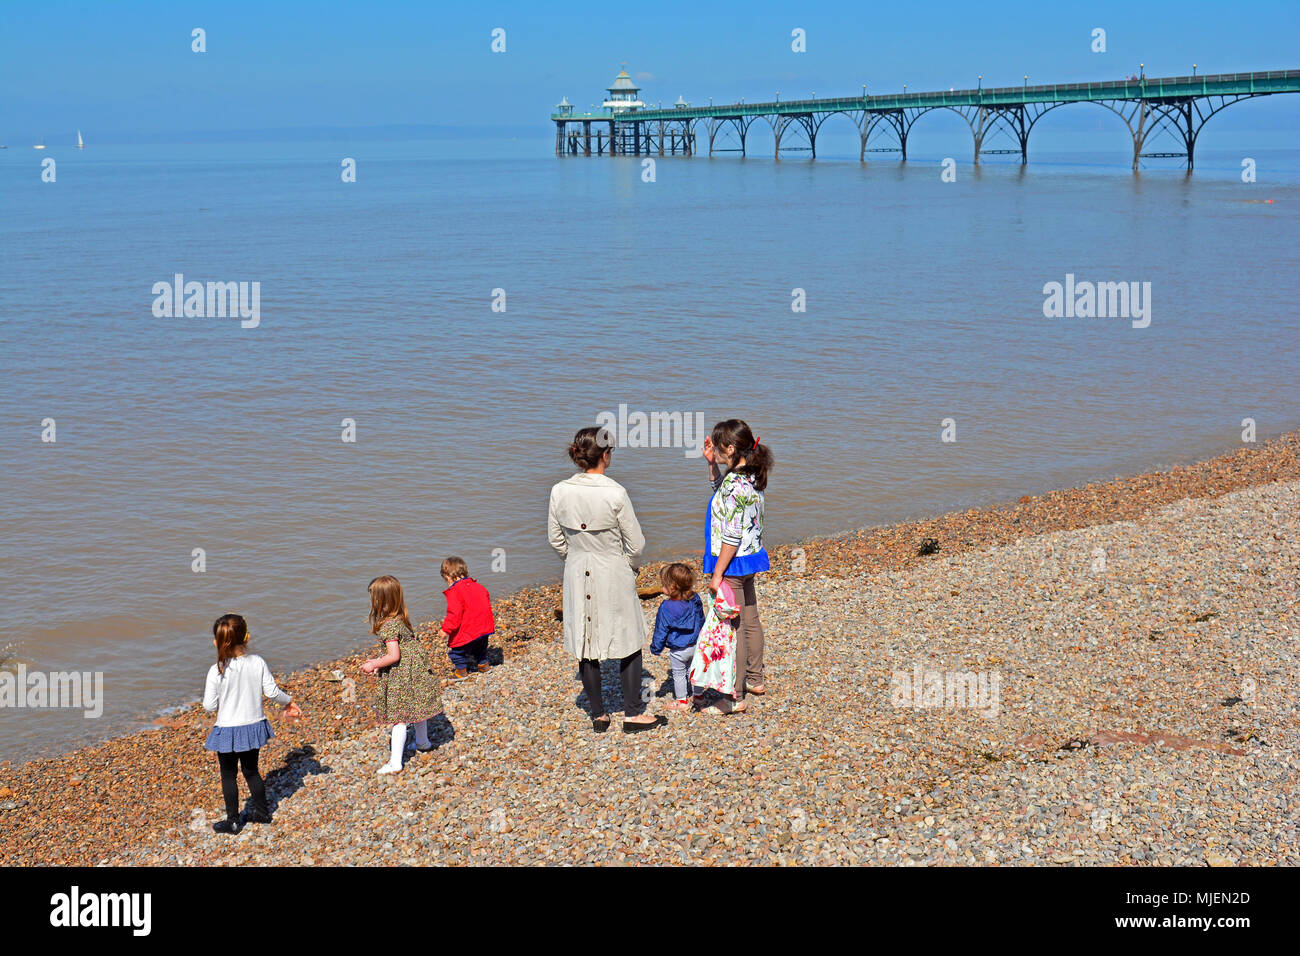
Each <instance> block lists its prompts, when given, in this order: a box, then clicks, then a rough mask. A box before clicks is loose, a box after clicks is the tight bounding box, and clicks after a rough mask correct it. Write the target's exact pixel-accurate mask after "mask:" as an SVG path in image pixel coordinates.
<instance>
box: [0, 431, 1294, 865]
mask: <svg viewBox="0 0 1300 956" xmlns="http://www.w3.org/2000/svg"><path fill="white" fill-rule="evenodd" d="M1297 477H1300V432H1295V433H1291V434H1288V435H1285V436H1283V437H1281V438H1278V439H1275V440H1273V441H1271V442H1268V443H1266V444H1263V445H1260V446H1258V447H1253V448H1252V447H1248V448H1243V449H1242V450H1240V451H1236V452H1234V453H1231V454H1225V455H1221V456H1219V457H1216V458H1213V459H1209V460H1207V461H1204V462H1200V463H1196V464H1192V465H1187V466H1180V467H1176V468H1173V469H1170V470H1168V471H1162V472H1152V473H1147V474H1142V475H1137V476H1133V477H1129V478H1121V479H1116V480H1114V481H1109V482H1101V483H1094V484H1090V485H1086V486H1083V487H1080V488H1074V489H1069V490H1063V491H1053V492H1050V493H1048V494H1044V495H1026V496H1024V497H1022V498H1021V499H1020V500H1019V501H1018V502H1016V503H1014V504H1009V505H1005V506H1000V507H990V508H979V509H972V510H967V511H962V512H955V513H951V514H946V515H942V516H939V517H936V518H933V519H929V520H923V521H915V522H908V523H904V524H898V525H891V526H888V527H882V528H873V529H867V530H863V531H858V532H854V533H850V534H846V535H842V536H838V537H834V538H826V539H817V540H810V541H805V542H803V543H801V544H798V545H791V546H783V547H778V548H775V549H774V550H773V554H772V558H773V570H772V572H771V576H772V578H773V579H777V580H780V579H784V578H788V577H801V578H806V577H809V576H812V577H817V576H822V575H824V576H827V577H832V578H833V577H837V576H842V575H846V574H861V573H864V572H869V571H873V570H887V569H896V568H897V569H901V568H906V567H910V566H912V565H914V564H916V563H917V562H923V561H927V560H934V558H933V557H925V556H921V555H919V554H918V549H919V545H920V543H921V542H922V541H923V540H924V539H926V538H933V539H934V540H935V541H936V542H937V543H938V546H939V551H938V552H937V554H938V555H941V556H951V555H953V554H957V553H961V552H963V551H969V550H972V549H980V548H986V547H989V546H992V545H997V544H1003V543H1006V542H1009V541H1012V540H1015V539H1017V538H1021V537H1024V536H1027V535H1035V534H1041V533H1044V532H1049V531H1056V530H1066V529H1073V528H1081V527H1087V526H1092V525H1097V524H1102V523H1108V522H1114V521H1122V520H1132V519H1136V518H1139V517H1141V516H1142V515H1144V514H1146V513H1148V512H1149V511H1151V510H1152V509H1153V508H1157V507H1159V506H1161V505H1165V504H1168V503H1171V502H1174V501H1177V500H1179V499H1182V498H1188V497H1193V498H1204V497H1217V496H1220V495H1223V494H1226V493H1228V492H1231V491H1235V490H1238V489H1241V488H1246V487H1250V486H1254V485H1259V484H1264V483H1268V482H1274V481H1279V480H1287V479H1295V478H1297ZM696 564H697V565H698V561H696ZM658 568H659V565H652V566H649V567H646V568H644V569H642V571H641V575H640V582H641V584H643V585H646V584H649V583H651V582H652V581H654V580H655V578H656V576H657V572H658ZM559 599H560V594H559V587H558V585H555V586H547V587H538V588H530V589H527V590H524V591H521V592H519V593H516V594H514V595H511V596H509V597H506V598H502V599H500V600H498V601H497V602H495V605H496V612H497V622H498V629H497V634H496V637H494V639H493V652H492V659H493V662H494V664H495V665H496V666H504V667H513V666H518V665H519V664H520V662H521V659H523V657H524V655H526V654H527V653H528V646H529V645H530V644H532V643H535V642H538V641H554V640H558V639H559V638H560V633H561V626H560V625H559V623H558V622H557V621H556V619H555V608H556V606H557V605H558V604H559ZM428 631H429V625H425V626H424V627H423V628H422V632H423V633H424V634H425V635H426V636H427V634H428ZM435 650H438V649H437V648H435ZM362 659H363V655H362V653H360V652H358V653H356V654H353V655H350V656H348V657H346V658H342V659H339V660H333V661H328V662H321V663H319V664H316V665H313V666H311V667H308V668H306V669H303V670H301V671H298V672H296V673H294V674H291V675H288V676H287V677H285V678H284V680H283V681H282V683H283V685H284V686H285V688H286V689H288V690H289V691H290V692H291V693H292V694H293V695H294V697H295V699H296V700H297V701H298V702H299V704H300V705H301V707H302V708H303V710H304V713H305V715H306V716H305V717H304V719H303V720H302V721H300V722H298V723H297V724H292V725H291V724H288V723H286V722H285V721H283V720H282V719H281V718H280V717H279V716H278V708H274V709H273V710H272V712H271V717H272V722H273V724H274V725H275V728H276V733H277V737H276V738H275V739H274V740H273V741H272V742H271V743H270V744H269V745H268V746H267V747H266V749H265V751H264V753H263V761H262V767H263V771H264V773H266V774H267V775H268V777H271V776H272V775H276V776H279V777H282V778H285V777H287V778H291V779H292V778H300V777H301V776H302V775H304V774H306V773H311V772H313V770H312V768H313V762H314V753H315V748H316V747H318V746H320V745H322V744H324V743H327V742H329V741H337V740H339V739H341V738H349V737H353V736H355V735H357V734H359V733H363V732H365V731H366V730H367V729H368V728H370V727H372V726H373V724H374V721H373V719H372V708H371V704H370V692H371V686H372V685H370V684H369V683H368V682H367V681H366V680H365V679H364V678H363V677H362V676H361V675H360V674H359V672H358V670H357V666H358V664H359V663H360V661H361V660H362ZM435 660H436V661H437V666H438V668H439V669H440V673H441V674H442V676H444V677H449V676H450V667H449V665H448V664H447V662H446V656H445V654H441V653H436V654H435ZM335 670H342V671H343V672H344V673H345V675H346V676H349V677H352V678H353V679H354V680H355V681H356V685H355V686H356V695H355V696H356V700H355V701H349V700H345V699H344V698H345V689H346V685H344V684H342V683H340V682H338V681H335V680H332V679H331V677H332V674H331V672H332V671H335ZM210 724H211V716H210V715H208V714H206V713H205V712H203V710H202V709H201V708H200V707H197V706H192V707H189V708H187V709H183V710H180V711H178V712H176V713H174V714H171V715H169V716H167V717H164V718H160V719H159V722H158V725H157V727H156V729H154V730H152V731H148V732H143V733H137V734H132V735H130V736H126V737H121V738H117V739H114V740H109V741H106V742H104V743H101V744H97V745H94V746H91V747H86V748H83V749H79V750H75V751H72V752H70V753H67V754H64V755H62V756H59V757H55V758H52V759H45V760H36V761H31V762H28V763H24V764H21V765H13V764H10V763H3V764H0V807H11V808H12V809H5V810H0V855H3V858H4V859H5V860H6V862H7V863H8V864H9V865H31V864H72V863H81V864H93V863H97V862H99V861H100V860H103V859H106V858H108V857H110V856H112V857H118V856H120V855H121V854H122V853H123V850H124V848H129V847H131V846H132V845H133V844H143V843H146V842H147V841H148V840H149V839H150V837H151V835H153V834H156V833H158V832H159V831H162V830H165V829H167V828H175V827H177V826H183V825H184V824H185V823H186V821H187V820H189V819H190V816H191V813H192V812H193V809H192V808H196V807H208V806H211V805H213V804H214V803H216V802H219V801H218V800H217V794H218V790H219V786H218V777H217V771H216V766H215V761H214V759H213V758H212V756H211V755H210V754H208V753H207V752H206V751H204V750H203V749H202V744H203V740H204V737H205V736H206V734H207V731H208V729H209V727H210ZM435 759H436V756H435Z"/></svg>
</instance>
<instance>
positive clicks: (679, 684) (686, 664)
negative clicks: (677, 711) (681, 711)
mask: <svg viewBox="0 0 1300 956" xmlns="http://www.w3.org/2000/svg"><path fill="white" fill-rule="evenodd" d="M693 657H695V647H694V645H692V646H691V647H683V648H682V649H681V650H680V651H675V650H673V649H672V648H669V649H668V660H669V662H670V663H671V664H672V668H673V695H674V696H675V697H676V698H677V699H678V700H685V699H686V698H687V697H689V696H691V681H690V677H689V673H690V669H691V659H692V658H693Z"/></svg>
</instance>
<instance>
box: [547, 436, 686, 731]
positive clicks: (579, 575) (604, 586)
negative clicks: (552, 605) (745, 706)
mask: <svg viewBox="0 0 1300 956" xmlns="http://www.w3.org/2000/svg"><path fill="white" fill-rule="evenodd" d="M605 438H606V433H604V432H602V430H601V429H599V428H583V429H581V430H580V431H579V432H578V433H577V434H576V435H575V436H574V437H573V444H572V445H570V446H569V457H570V458H572V459H573V463H574V464H575V465H577V466H578V467H579V468H580V469H582V470H581V471H579V472H578V474H576V475H574V476H573V477H572V478H568V479H566V480H565V481H562V482H560V483H559V484H557V485H555V486H554V487H553V488H551V504H550V511H549V514H548V516H547V535H548V537H549V538H550V542H551V547H552V548H554V549H555V550H556V552H557V553H558V554H559V555H560V556H561V557H562V558H564V648H565V650H567V651H568V652H569V653H570V654H572V655H573V656H574V657H576V658H577V659H578V670H579V673H580V674H581V676H582V686H583V689H584V690H585V691H586V694H587V700H588V702H589V703H590V706H591V718H592V721H591V726H592V729H593V730H595V731H596V732H597V733H604V732H605V731H606V730H608V729H609V724H610V717H609V713H608V711H606V710H605V703H604V700H603V699H602V697H601V692H600V662H601V661H606V660H616V661H618V670H619V678H620V682H621V683H622V685H623V732H624V733H629V734H630V733H636V732H638V731H641V730H651V729H653V728H654V727H658V726H660V725H662V724H665V723H667V719H666V718H664V717H651V716H650V715H649V714H646V713H645V703H644V702H643V701H642V699H641V648H642V646H643V645H644V644H645V638H646V622H645V614H644V613H643V612H642V610H641V601H640V599H639V598H638V597H637V593H636V572H635V571H634V570H633V566H632V562H633V561H635V560H636V559H637V557H638V556H639V555H640V554H641V551H642V550H643V549H644V548H645V538H644V537H642V535H641V526H640V525H639V524H638V523H637V520H636V513H635V512H634V511H633V510H632V502H631V500H630V499H629V498H628V496H627V492H626V491H625V490H624V488H623V486H622V485H620V484H619V483H618V482H616V481H614V479H612V478H608V477H606V475H605V469H606V468H608V467H609V461H610V454H611V452H612V449H611V448H610V447H609V444H608V442H607V441H605V440H603V439H605Z"/></svg>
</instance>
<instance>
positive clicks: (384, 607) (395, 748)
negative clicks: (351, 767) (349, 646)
mask: <svg viewBox="0 0 1300 956" xmlns="http://www.w3.org/2000/svg"><path fill="white" fill-rule="evenodd" d="M370 633H371V634H378V635H379V639H380V640H381V641H383V643H384V653H383V654H382V655H380V656H379V657H372V658H371V659H370V660H368V661H366V662H365V663H363V664H362V665H361V671H362V673H364V674H377V675H378V676H379V717H380V720H381V721H383V723H384V724H385V725H388V724H391V725H392V727H393V741H392V756H391V757H390V758H389V761H388V763H386V764H384V765H383V766H382V767H380V768H379V772H380V773H398V772H399V771H400V770H401V769H402V751H403V750H404V749H405V748H406V726H407V724H410V725H411V726H412V728H413V729H414V730H415V749H416V750H419V751H420V752H421V753H427V752H428V751H430V750H432V749H433V744H431V743H430V742H429V725H428V719H429V718H430V717H436V716H438V715H439V714H440V713H442V691H441V688H440V686H439V683H438V679H437V678H436V677H434V676H433V668H432V667H430V666H429V655H428V654H427V653H425V650H424V648H423V647H422V646H421V645H420V642H419V640H418V639H417V638H416V636H415V632H414V631H413V630H412V628H411V618H410V617H409V616H408V614H407V613H406V597H405V596H404V595H403V594H402V585H401V584H399V583H398V580H397V578H395V577H392V576H391V575H388V574H384V575H381V576H380V577H377V578H375V579H374V580H373V581H371V582H370Z"/></svg>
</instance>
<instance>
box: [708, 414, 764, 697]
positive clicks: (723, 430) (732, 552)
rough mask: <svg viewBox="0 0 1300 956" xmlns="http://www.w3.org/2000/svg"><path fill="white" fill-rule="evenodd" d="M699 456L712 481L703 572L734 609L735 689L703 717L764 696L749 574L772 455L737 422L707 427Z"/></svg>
mask: <svg viewBox="0 0 1300 956" xmlns="http://www.w3.org/2000/svg"><path fill="white" fill-rule="evenodd" d="M704 458H705V460H706V461H707V462H708V463H709V474H710V477H711V478H712V480H713V487H714V491H713V497H712V498H711V499H709V511H708V517H707V525H706V528H705V537H704V573H705V574H707V575H710V576H711V577H710V581H709V588H710V590H712V591H713V592H714V593H715V594H716V593H717V592H718V589H719V588H720V587H721V585H722V582H723V581H724V580H725V581H726V582H727V583H728V584H729V585H731V589H732V590H733V591H734V592H735V595H736V599H737V602H738V603H739V606H740V616H739V625H738V627H737V630H736V689H735V692H734V693H733V695H732V698H733V699H732V700H726V699H724V700H722V701H720V702H719V703H718V704H716V705H714V706H711V707H708V708H706V712H708V713H740V712H742V711H744V710H745V694H746V693H750V694H757V695H760V696H761V695H762V694H765V693H766V692H767V688H766V686H765V685H764V683H763V624H762V621H761V620H760V619H759V616H758V595H757V593H756V592H755V589H754V576H755V575H756V574H759V573H761V572H763V571H766V570H768V568H769V567H770V564H769V562H768V557H767V551H766V550H765V549H764V548H763V491H764V490H765V489H766V488H767V473H768V470H769V469H770V468H771V467H772V462H773V459H772V451H771V449H770V448H769V447H768V446H767V445H764V444H761V441H760V439H759V438H758V436H756V435H755V434H754V433H753V432H752V431H751V430H750V428H749V425H747V424H746V423H745V422H743V421H741V420H740V419H739V418H729V419H727V420H726V421H723V422H718V424H716V425H714V426H713V433H712V434H711V435H710V436H709V437H708V438H707V439H705V442H704Z"/></svg>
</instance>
